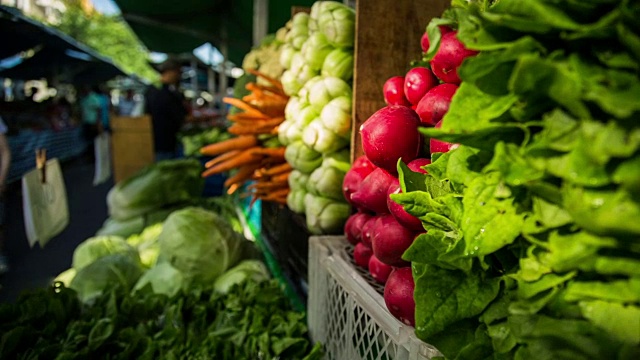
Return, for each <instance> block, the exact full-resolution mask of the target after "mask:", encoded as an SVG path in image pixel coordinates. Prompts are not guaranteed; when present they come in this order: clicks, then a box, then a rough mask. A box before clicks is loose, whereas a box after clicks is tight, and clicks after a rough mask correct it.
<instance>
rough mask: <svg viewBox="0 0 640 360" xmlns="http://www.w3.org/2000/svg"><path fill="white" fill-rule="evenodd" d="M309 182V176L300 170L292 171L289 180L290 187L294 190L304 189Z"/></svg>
mask: <svg viewBox="0 0 640 360" xmlns="http://www.w3.org/2000/svg"><path fill="white" fill-rule="evenodd" d="M307 181H309V175H308V174H305V173H303V172H301V171H299V170H293V171H291V174H290V175H289V179H288V182H289V187H290V188H292V189H304V188H305V187H306V186H307V185H306V184H307Z"/></svg>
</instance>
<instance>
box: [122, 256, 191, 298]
mask: <svg viewBox="0 0 640 360" xmlns="http://www.w3.org/2000/svg"><path fill="white" fill-rule="evenodd" d="M147 285H149V286H151V290H152V291H153V293H154V294H163V295H167V296H169V297H173V296H174V295H176V294H177V293H178V292H179V291H180V290H182V288H183V287H184V276H183V275H182V273H181V272H180V271H179V270H178V269H176V268H174V267H173V266H171V264H169V263H162V264H158V265H156V266H154V267H152V268H151V269H149V270H147V272H145V273H144V275H142V277H141V278H140V279H139V280H138V282H137V283H136V284H135V286H134V287H133V292H136V291H139V290H141V289H143V288H144V287H145V286H147Z"/></svg>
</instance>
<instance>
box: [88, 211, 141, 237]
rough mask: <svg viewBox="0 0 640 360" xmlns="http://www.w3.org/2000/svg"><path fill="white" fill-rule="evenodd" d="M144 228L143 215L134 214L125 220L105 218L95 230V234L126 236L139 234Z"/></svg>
mask: <svg viewBox="0 0 640 360" xmlns="http://www.w3.org/2000/svg"><path fill="white" fill-rule="evenodd" d="M143 229H144V216H142V215H140V216H135V217H132V218H130V219H126V220H118V219H114V218H112V217H109V218H107V220H105V221H104V223H103V224H102V227H101V228H100V229H98V231H97V232H96V235H97V236H107V235H112V236H121V237H128V236H131V235H134V234H139V233H140V232H141V231H142V230H143Z"/></svg>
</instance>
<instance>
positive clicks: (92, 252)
mask: <svg viewBox="0 0 640 360" xmlns="http://www.w3.org/2000/svg"><path fill="white" fill-rule="evenodd" d="M112 254H121V255H123V256H126V257H128V258H130V259H131V260H132V261H134V262H140V258H139V256H138V252H137V251H136V249H135V248H134V247H132V246H131V245H129V244H127V242H126V241H125V240H124V239H123V238H121V237H119V236H96V237H92V238H89V239H87V240H85V241H83V242H82V243H80V245H78V247H76V249H75V250H74V251H73V260H72V266H73V268H74V269H76V270H78V271H80V270H82V268H84V267H86V266H88V265H90V264H91V263H93V262H95V261H96V260H98V259H100V258H102V257H105V256H108V255H112Z"/></svg>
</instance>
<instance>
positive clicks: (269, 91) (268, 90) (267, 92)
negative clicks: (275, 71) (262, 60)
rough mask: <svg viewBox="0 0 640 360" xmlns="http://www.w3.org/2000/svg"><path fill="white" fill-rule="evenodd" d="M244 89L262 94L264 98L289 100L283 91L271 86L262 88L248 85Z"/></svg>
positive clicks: (261, 86)
mask: <svg viewBox="0 0 640 360" xmlns="http://www.w3.org/2000/svg"><path fill="white" fill-rule="evenodd" d="M245 88H246V89H247V90H249V91H251V92H254V93H258V92H260V93H261V94H264V96H273V97H277V98H282V99H289V96H287V95H286V94H285V93H284V91H282V90H281V89H280V88H277V87H272V86H264V85H260V84H256V83H248V84H247V85H246V86H245Z"/></svg>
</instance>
